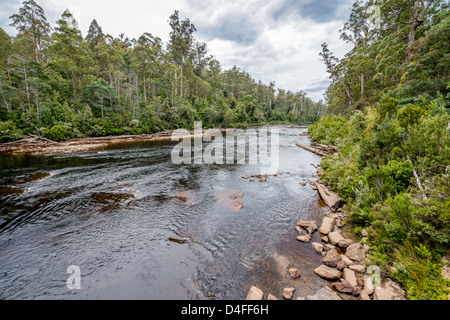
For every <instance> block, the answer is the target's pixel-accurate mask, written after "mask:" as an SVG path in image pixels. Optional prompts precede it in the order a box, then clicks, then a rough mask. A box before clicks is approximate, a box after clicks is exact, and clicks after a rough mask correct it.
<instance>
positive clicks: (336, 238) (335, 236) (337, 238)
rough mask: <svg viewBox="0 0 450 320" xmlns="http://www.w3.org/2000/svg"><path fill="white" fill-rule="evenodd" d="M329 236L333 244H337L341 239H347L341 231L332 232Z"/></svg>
mask: <svg viewBox="0 0 450 320" xmlns="http://www.w3.org/2000/svg"><path fill="white" fill-rule="evenodd" d="M328 238H329V239H330V242H331V244H332V245H337V244H338V243H339V241H342V240H345V238H344V237H343V236H342V235H341V234H340V233H339V232H335V231H333V232H331V233H330V234H329V235H328Z"/></svg>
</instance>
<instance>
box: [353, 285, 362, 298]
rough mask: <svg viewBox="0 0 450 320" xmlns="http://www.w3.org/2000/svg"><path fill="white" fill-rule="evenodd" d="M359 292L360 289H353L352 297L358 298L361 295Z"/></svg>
mask: <svg viewBox="0 0 450 320" xmlns="http://www.w3.org/2000/svg"><path fill="white" fill-rule="evenodd" d="M361 290H362V289H361V287H353V292H352V295H354V296H355V297H357V296H359V295H360V294H361Z"/></svg>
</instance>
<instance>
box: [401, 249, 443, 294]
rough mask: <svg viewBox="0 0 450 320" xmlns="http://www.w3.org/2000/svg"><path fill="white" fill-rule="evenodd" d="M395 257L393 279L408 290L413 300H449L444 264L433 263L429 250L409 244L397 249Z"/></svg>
mask: <svg viewBox="0 0 450 320" xmlns="http://www.w3.org/2000/svg"><path fill="white" fill-rule="evenodd" d="M393 256H394V259H395V264H394V266H395V267H396V271H395V272H394V274H393V278H394V279H395V280H397V281H399V282H400V283H402V284H403V285H404V286H405V287H406V288H407V290H408V296H409V298H410V299H411V300H447V295H448V293H449V290H448V289H447V287H448V285H449V283H448V282H447V281H446V280H445V279H443V278H442V277H441V274H440V273H441V270H442V264H441V263H437V262H435V261H433V254H432V252H431V251H430V250H429V248H427V247H426V246H425V245H423V244H419V245H418V246H414V245H412V244H410V243H408V244H406V245H405V246H402V247H399V248H397V249H396V250H395V252H394V254H393Z"/></svg>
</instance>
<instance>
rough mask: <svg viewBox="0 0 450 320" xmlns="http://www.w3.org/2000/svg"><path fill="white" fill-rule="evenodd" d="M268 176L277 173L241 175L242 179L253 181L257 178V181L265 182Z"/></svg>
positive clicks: (274, 175)
mask: <svg viewBox="0 0 450 320" xmlns="http://www.w3.org/2000/svg"><path fill="white" fill-rule="evenodd" d="M270 176H273V177H276V176H278V174H273V175H270V174H243V175H242V176H241V177H242V179H247V180H249V181H250V182H254V181H255V179H259V182H266V181H267V179H268V178H269V177H270Z"/></svg>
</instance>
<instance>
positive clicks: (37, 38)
mask: <svg viewBox="0 0 450 320" xmlns="http://www.w3.org/2000/svg"><path fill="white" fill-rule="evenodd" d="M10 19H12V21H13V22H12V23H11V26H13V27H15V28H16V29H17V31H18V32H19V34H20V35H22V36H25V37H28V38H30V39H31V40H32V43H33V51H34V52H33V57H32V58H33V59H34V61H35V62H38V63H42V62H43V61H44V53H43V51H44V49H45V47H46V45H47V43H48V40H49V35H50V32H51V27H50V24H49V23H48V21H47V17H46V15H45V12H44V10H43V9H42V7H41V6H39V5H38V4H37V3H36V2H35V1H34V0H27V1H24V2H23V6H22V8H20V9H19V13H18V14H13V15H12V16H11V17H10Z"/></svg>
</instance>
